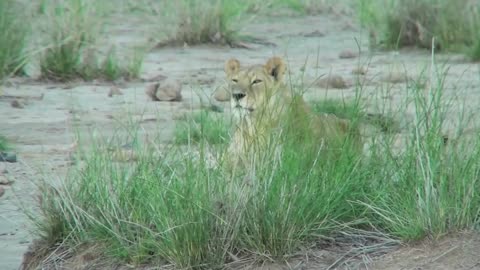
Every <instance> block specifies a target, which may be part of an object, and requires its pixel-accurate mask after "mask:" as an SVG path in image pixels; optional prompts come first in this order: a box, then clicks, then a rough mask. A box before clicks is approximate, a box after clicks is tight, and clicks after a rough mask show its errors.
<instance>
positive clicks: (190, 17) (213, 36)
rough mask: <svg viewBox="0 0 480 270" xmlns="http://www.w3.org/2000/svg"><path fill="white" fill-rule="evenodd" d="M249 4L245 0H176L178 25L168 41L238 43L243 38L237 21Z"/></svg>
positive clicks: (174, 7)
mask: <svg viewBox="0 0 480 270" xmlns="http://www.w3.org/2000/svg"><path fill="white" fill-rule="evenodd" d="M172 4H173V3H172ZM247 8H248V4H247V3H246V2H245V3H244V2H242V1H228V0H208V1H204V2H201V3H200V2H198V1H195V0H182V1H176V2H175V3H174V4H173V6H171V7H170V9H173V10H175V12H174V13H173V14H177V15H178V16H176V18H175V21H176V22H175V24H176V27H175V30H174V33H171V36H170V40H169V41H168V42H167V43H173V44H180V45H183V44H184V43H187V44H189V45H195V44H202V43H217V44H228V45H235V44H236V43H237V42H238V40H239V38H240V36H239V35H238V31H239V30H240V29H239V28H238V26H237V25H236V24H237V23H239V22H240V20H239V19H240V17H241V16H243V15H245V11H246V9H247Z"/></svg>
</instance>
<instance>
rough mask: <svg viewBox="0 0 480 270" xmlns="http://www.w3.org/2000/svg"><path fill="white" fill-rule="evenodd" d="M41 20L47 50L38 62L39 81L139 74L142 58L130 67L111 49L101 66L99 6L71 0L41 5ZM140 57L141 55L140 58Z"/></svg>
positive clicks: (110, 78)
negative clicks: (42, 17)
mask: <svg viewBox="0 0 480 270" xmlns="http://www.w3.org/2000/svg"><path fill="white" fill-rule="evenodd" d="M42 13H44V14H43V16H46V17H48V19H47V26H46V29H45V30H46V31H47V32H48V33H47V34H48V38H47V40H46V43H47V44H48V45H47V49H46V50H45V52H44V53H43V55H42V57H41V60H40V69H41V74H42V77H43V78H45V79H49V80H55V81H69V80H73V79H77V78H80V79H84V80H91V79H94V78H100V79H106V80H116V79H118V78H120V77H124V78H126V79H132V78H135V77H137V76H138V75H139V74H138V73H139V71H140V67H141V62H142V61H143V57H141V58H140V57H139V55H135V57H134V59H133V60H132V63H128V65H126V66H125V65H124V63H120V61H119V59H118V55H117V54H116V53H115V50H114V49H110V50H109V51H108V52H107V53H106V55H105V56H104V60H103V62H102V63H101V64H100V63H99V61H98V60H97V59H98V58H100V57H101V54H100V53H99V52H98V50H97V49H96V48H95V45H97V41H98V39H99V36H100V34H101V28H102V25H103V23H104V22H103V20H102V13H101V8H100V3H97V2H96V1H84V0H74V1H67V2H59V3H51V4H50V5H48V4H47V3H42ZM142 56H143V55H142Z"/></svg>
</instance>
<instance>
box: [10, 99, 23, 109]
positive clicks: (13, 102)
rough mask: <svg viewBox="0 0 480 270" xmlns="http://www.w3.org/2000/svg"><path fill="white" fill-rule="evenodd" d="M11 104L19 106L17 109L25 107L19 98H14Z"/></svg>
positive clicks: (15, 106)
mask: <svg viewBox="0 0 480 270" xmlns="http://www.w3.org/2000/svg"><path fill="white" fill-rule="evenodd" d="M10 106H12V107H13V108H17V109H23V107H24V106H23V104H22V103H21V102H20V101H18V99H14V100H12V101H11V102H10Z"/></svg>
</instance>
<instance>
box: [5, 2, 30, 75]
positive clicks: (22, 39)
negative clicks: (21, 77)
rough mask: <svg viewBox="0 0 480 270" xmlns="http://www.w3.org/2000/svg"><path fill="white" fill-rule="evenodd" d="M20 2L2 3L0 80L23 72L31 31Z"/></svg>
mask: <svg viewBox="0 0 480 270" xmlns="http://www.w3.org/2000/svg"><path fill="white" fill-rule="evenodd" d="M26 17H27V16H26V13H25V9H24V8H23V7H22V5H21V4H20V3H18V1H0V44H1V46H0V79H2V78H4V77H6V76H9V75H12V74H17V73H19V72H21V71H22V68H23V66H24V65H25V61H26V52H25V48H26V42H27V37H28V34H29V31H30V29H29V28H28V24H26V23H25V20H26Z"/></svg>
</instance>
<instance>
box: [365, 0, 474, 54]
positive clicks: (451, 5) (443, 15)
mask: <svg viewBox="0 0 480 270" xmlns="http://www.w3.org/2000/svg"><path fill="white" fill-rule="evenodd" d="M356 6H357V10H358V12H359V16H360V21H361V23H362V24H363V25H364V26H366V27H367V28H368V29H369V31H370V33H371V38H372V39H371V43H372V44H371V45H373V46H377V45H380V46H382V47H384V48H387V49H398V48H401V47H405V46H418V47H422V48H430V47H431V44H432V38H435V40H436V42H437V43H436V47H437V48H436V49H441V50H446V51H454V52H465V53H467V54H469V55H470V56H471V57H472V58H473V59H478V58H479V57H480V55H479V54H476V53H475V51H476V50H475V48H478V43H479V38H480V36H479V34H478V31H477V29H478V27H479V26H480V13H479V8H480V4H479V3H478V2H477V1H470V0H459V1H448V0H440V1H434V0H420V1H416V0H398V1H397V0H388V1H381V0H374V1H368V0H362V1H359V3H357V4H356Z"/></svg>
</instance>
